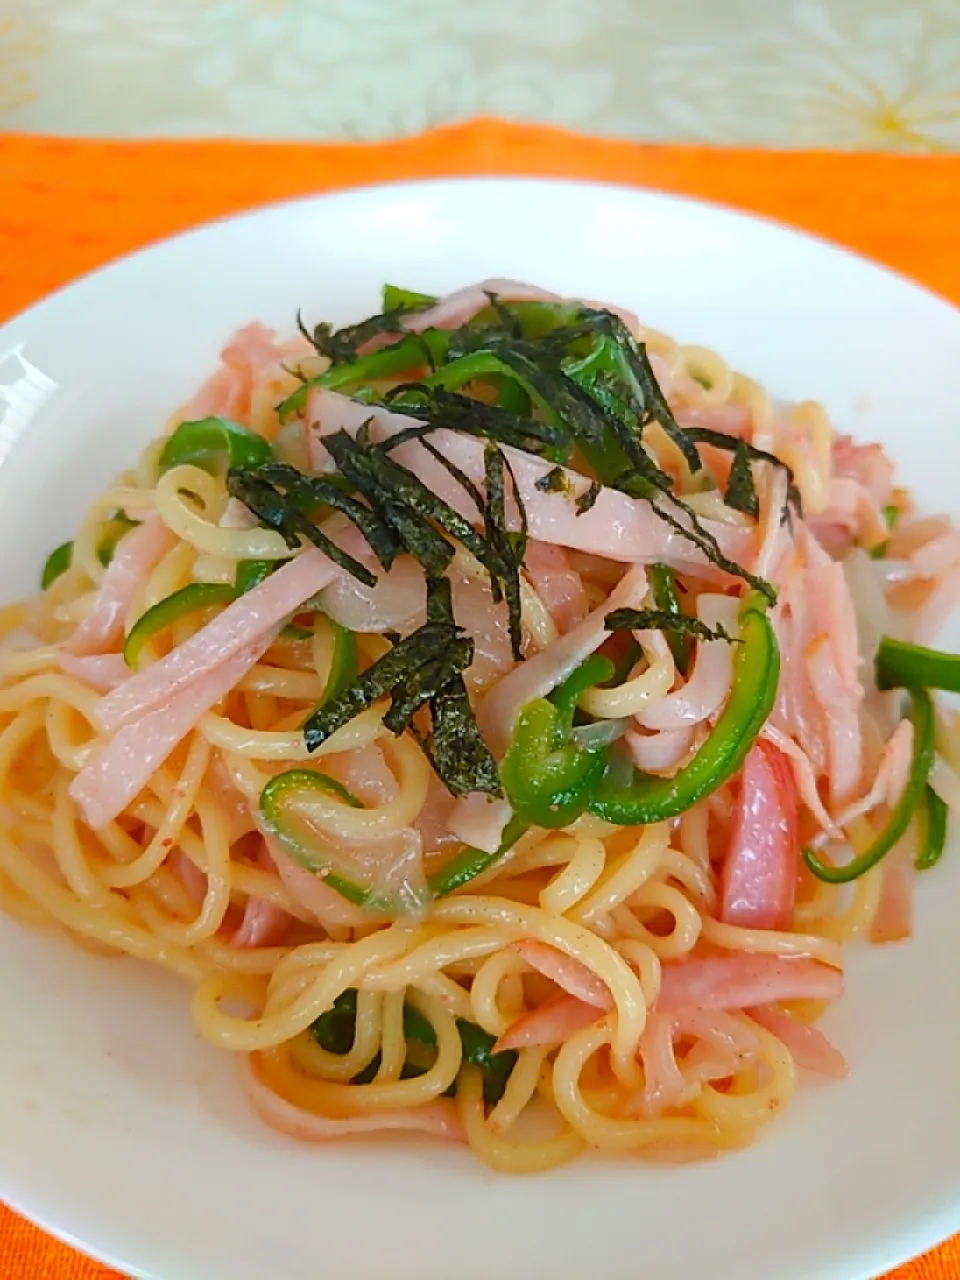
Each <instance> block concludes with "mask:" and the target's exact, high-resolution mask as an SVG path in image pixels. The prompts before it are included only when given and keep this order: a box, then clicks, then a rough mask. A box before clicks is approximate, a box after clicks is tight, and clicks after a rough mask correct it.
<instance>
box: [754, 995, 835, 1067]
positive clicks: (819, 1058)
mask: <svg viewBox="0 0 960 1280" xmlns="http://www.w3.org/2000/svg"><path fill="white" fill-rule="evenodd" d="M747 1013H748V1014H749V1016H750V1017H751V1018H752V1019H753V1020H754V1022H757V1023H759V1024H760V1026H761V1027H764V1028H765V1029H766V1030H767V1031H769V1032H770V1034H771V1035H774V1036H776V1037H777V1039H778V1040H782V1041H783V1043H784V1045H786V1047H787V1049H788V1051H789V1053H790V1056H791V1057H792V1058H793V1060H794V1062H795V1063H796V1064H797V1066H798V1067H803V1069H804V1070H806V1071H816V1072H817V1074H818V1075H821V1076H830V1077H832V1078H833V1079H835V1080H842V1079H843V1077H844V1076H845V1075H847V1074H848V1072H849V1070H850V1068H849V1067H848V1066H847V1062H846V1059H845V1058H844V1056H843V1054H842V1053H841V1052H840V1050H839V1049H836V1048H834V1046H833V1045H832V1044H831V1043H830V1041H829V1040H828V1039H827V1037H826V1036H825V1035H824V1034H823V1032H822V1031H820V1030H819V1029H818V1028H817V1027H811V1026H808V1025H807V1023H805V1022H801V1021H800V1019H799V1018H795V1017H793V1015H792V1014H789V1013H786V1012H785V1011H784V1010H783V1009H778V1008H777V1006H776V1005H775V1004H762V1005H755V1006H754V1007H753V1008H751V1009H748V1010H747Z"/></svg>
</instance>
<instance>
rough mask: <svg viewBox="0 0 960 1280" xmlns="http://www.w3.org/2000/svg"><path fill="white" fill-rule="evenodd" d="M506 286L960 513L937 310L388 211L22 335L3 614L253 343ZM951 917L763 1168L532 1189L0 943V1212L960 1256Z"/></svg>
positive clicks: (114, 1236) (562, 209)
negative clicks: (92, 507)
mask: <svg viewBox="0 0 960 1280" xmlns="http://www.w3.org/2000/svg"><path fill="white" fill-rule="evenodd" d="M486 275H506V276H517V277H520V278H522V279H529V280H532V281H536V282H537V283H540V284H543V285H546V286H548V287H550V288H553V289H556V290H558V291H560V292H563V293H570V294H583V295H586V296H589V297H600V298H607V299H609V300H611V301H616V302H621V303H625V304H627V305H629V306H631V307H634V308H635V309H636V310H637V311H638V312H639V313H640V314H641V316H642V317H643V318H644V319H645V320H646V321H647V322H649V323H651V324H653V325H655V326H657V327H658V328H661V329H665V330H668V331H670V332H672V333H675V334H677V335H680V336H682V337H683V339H685V340H686V341H689V342H697V343H704V344H708V345H711V346H714V347H716V348H718V349H719V350H720V351H721V352H722V353H723V354H724V355H725V356H726V357H727V358H728V359H730V360H731V361H732V362H733V363H734V364H735V365H737V366H738V367H740V368H742V369H744V370H745V371H749V372H750V373H752V374H753V375H755V376H758V377H759V378H761V379H762V380H764V381H765V382H767V383H768V384H769V386H770V387H771V388H772V389H773V391H774V392H775V393H776V394H777V395H780V396H783V397H789V398H804V397H816V398H819V399H822V400H823V401H824V402H825V403H826V405H827V407H828V409H829V410H830V411H831V412H832V414H833V415H834V419H835V422H836V423H837V425H838V426H839V427H840V428H842V429H843V430H849V431H851V432H853V433H855V434H856V435H858V436H859V437H860V438H862V439H864V440H881V441H883V442H884V444H886V445H888V446H889V448H890V451H891V452H892V454H893V456H894V457H895V458H896V459H897V461H898V462H899V463H900V464H901V465H902V476H903V479H904V480H905V481H906V482H907V483H909V484H910V485H912V486H914V487H915V488H916V490H917V492H918V494H919V495H920V496H921V498H922V500H923V502H924V503H925V504H926V505H928V506H930V507H933V508H937V509H946V510H948V511H949V510H951V508H952V510H953V513H954V514H955V515H958V514H960V500H958V499H957V497H956V491H957V471H958V466H960V435H958V434H957V423H956V413H957V405H958V404H960V314H958V313H957V312H956V311H954V310H953V309H951V308H950V307H948V306H947V305H946V304H945V303H943V302H941V301H939V300H937V299H936V298H934V297H932V296H931V295H930V294H928V293H925V292H923V291H921V290H920V289H918V288H916V287H914V286H913V285H911V284H908V283H907V282H905V281H904V280H901V279H899V278H897V277H895V276H893V275H890V274H888V273H886V272H884V271H881V270H880V269H878V268H877V267H875V266H872V265H870V264H869V263H866V262H864V261H861V260H859V259H857V258H854V257H852V256H850V255H848V254H845V253H842V252H840V251H838V250H836V249H834V248H831V247H829V246H827V245H825V244H822V243H820V242H818V241H815V240H812V239H808V238H805V237H802V236H800V235H797V234H795V233H793V232H791V231H788V230H785V229H783V228H781V227H778V226H774V225H771V224H768V223H764V222H759V221H756V220H753V219H750V218H746V217H742V216H740V215H737V214H734V213H729V212H725V211H722V210H719V209H715V208H710V207H707V206H704V205H700V204H695V203H691V202H687V201H683V200H677V199H672V198H668V197H664V196H658V195H647V194H640V193H636V192H633V191H626V190H620V189H618V188H613V187H597V186H586V185H575V184H564V183H537V182H500V181H466V182H449V183H438V184H424V185H413V186H394V187H381V188H371V189H368V190H365V191H359V192H352V193H348V194H344V195H338V196H334V197H328V198H324V199H318V200H313V201H307V202H304V203H298V204H293V205H287V206H284V207H281V208H276V209H269V210H267V211H265V212H262V213H257V214H253V215H251V216H248V217H244V218H239V219H237V220H234V221H231V222H226V223H221V224H219V225H215V226H212V227H208V228H205V229H203V230H200V231H197V232H194V233H192V234H190V235H187V236H183V237H181V238H179V239H176V240H172V241H170V242H168V243H165V244H163V245H160V246H159V247H157V248H155V249H151V250H149V251H148V252H145V253H142V254H138V255H136V256H134V257H132V258H128V259H126V260H125V261H123V262H120V263H118V264H117V265H116V266H113V267H110V268H108V269H107V270H105V271H102V272H99V273H98V274H96V275H93V276H91V277H89V278H87V279H85V280H83V281H81V282H80V283H78V284H76V285H74V286H72V287H70V288H69V289H66V290H65V291H63V292H62V293H59V294H57V295H56V296H54V297H53V298H51V299H49V300H48V301H47V302H44V303H42V304H41V305H40V306H38V307H35V308H34V309H33V310H31V311H29V312H27V313H26V314H25V315H23V316H20V317H19V318H18V319H16V320H14V321H12V322H11V323H10V324H9V325H7V326H6V327H4V328H2V329H0V457H2V456H3V455H4V454H5V455H6V456H5V457H4V458H3V463H2V466H0V535H2V538H3V546H4V548H5V551H6V554H5V556H4V559H3V563H2V569H0V600H7V599H12V598H14V597H16V596H17V595H18V594H19V593H22V592H27V591H30V590H32V589H33V587H34V584H35V582H36V579H37V574H38V571H39V567H40V565H41V563H42V560H43V557H44V555H45V553H46V552H47V551H48V550H49V549H50V548H51V547H52V546H54V545H55V544H56V543H58V542H59V541H61V540H62V539H64V538H66V537H68V536H70V534H71V532H72V531H73V529H74V527H75V524H76V522H77V521H78V520H79V518H80V515H81V512H82V511H83V509H84V507H85V504H86V503H87V501H88V500H89V499H90V498H91V497H92V496H93V494H95V493H96V491H97V490H98V489H99V488H100V487H101V485H102V484H103V483H104V482H105V481H106V480H107V479H108V478H109V476H110V475H111V474H112V473H113V472H114V471H115V470H116V469H117V468H119V467H120V466H121V465H122V464H126V463H128V462H129V461H130V460H132V459H133V458H134V456H135V454H136V452H137V450H138V448H139V446H140V445H141V443H142V442H144V441H145V440H147V439H148V437H150V436H151V435H153V434H155V433H156V432H157V431H158V430H159V428H160V426H161V424H162V422H163V421H164V419H165V417H166V415H167V413H168V412H169V411H170V410H171V409H172V408H173V407H174V406H175V405H176V404H177V403H178V402H180V401H182V400H183V399H184V397H185V396H186V394H187V393H188V392H189V391H190V390H191V389H192V387H193V386H194V385H195V384H196V382H197V381H198V380H199V379H200V378H201V377H202V376H203V375H204V374H205V373H206V372H207V371H208V370H209V369H210V368H211V366H212V365H213V364H214V362H215V361H216V357H217V353H218V350H219V348H220V346H221V345H222V343H223V341H224V339H225V338H226V337H227V336H228V334H229V333H230V332H231V330H232V329H233V328H234V327H235V326H236V325H238V324H239V323H240V322H242V321H245V320H247V319H249V318H253V317H257V318H259V319H261V320H263V321H264V322H265V323H267V324H270V325H274V326H277V327H279V328H281V329H284V330H286V329H289V328H290V327H291V326H292V324H293V319H294V315H295V312H296V310H297V308H298V307H303V308H304V311H305V313H306V315H307V316H308V317H313V318H318V319H319V318H330V319H334V320H339V321H347V320H349V319H351V318H357V317H359V316H361V315H365V314H368V313H369V312H370V311H371V310H373V309H374V308H375V307H376V304H377V299H378V290H379V287H380V285H381V283H382V282H383V281H384V280H390V281H393V282H396V283H398V284H406V285H410V286H413V287H415V288H418V289H419V288H422V289H427V290H431V291H436V292H442V291H444V290H446V289H448V288H451V287H455V286H457V285H460V284H463V283H465V282H468V281H470V280H474V279H478V278H480V277H482V276H486ZM3 384H7V385H6V387H4V386H3ZM10 384H13V386H14V389H13V390H11V386H10ZM4 401H6V412H5V413H4ZM958 903H960V848H957V847H954V848H952V849H951V850H949V851H948V853H947V856H946V857H945V859H944V862H943V864H942V865H941V866H940V867H939V868H938V869H937V870H935V871H932V872H930V873H929V874H928V875H927V876H924V878H923V882H922V887H921V889H920V903H919V913H918V914H919V918H918V922H917V931H916V937H915V938H914V939H913V940H912V941H911V942H909V943H907V944H903V945H899V946H893V947H888V948H886V949H870V948H868V947H863V948H854V949H852V950H851V953H850V957H849V981H848V992H847V995H846V997H845V999H844V1000H843V1002H842V1004H841V1006H840V1007H839V1008H838V1009H836V1010H835V1011H833V1013H832V1014H831V1015H830V1019H829V1030H830V1033H831V1035H832V1036H833V1037H834V1038H835V1040H836V1041H837V1043H838V1044H839V1045H840V1046H841V1047H842V1048H843V1050H844V1052H845V1053H846V1054H847V1056H848V1058H849V1060H850V1063H851V1067H852V1073H851V1077H850V1079H849V1081H848V1082H846V1083H842V1084H830V1085H817V1084H813V1083H805V1084H804V1087H803V1088H802V1089H801V1090H800V1093H799V1096H798V1098H797V1100H796V1102H795V1103H794V1104H793V1105H792V1106H791V1107H790V1108H789V1109H788V1111H787V1114H785V1115H784V1116H783V1117H782V1118H780V1119H778V1120H777V1122H776V1123H775V1124H773V1125H771V1126H770V1127H769V1128H768V1129H766V1130H764V1132H763V1135H762V1137H761V1138H760V1140H759V1141H758V1142H757V1144H756V1145H755V1146H754V1147H753V1148H751V1149H750V1150H748V1151H744V1152H741V1153H737V1154H734V1155H729V1156H726V1157H725V1158H722V1159H720V1160H717V1161H715V1162H712V1163H709V1164H705V1165H700V1166H680V1167H669V1166H668V1167H666V1168H663V1167H653V1168H650V1167H644V1166H643V1165H641V1164H635V1163H631V1162H629V1161H627V1160H616V1159H599V1158H597V1159H588V1160H581V1161H580V1162H578V1163H576V1164H574V1165H572V1166H570V1167H567V1168H566V1169H563V1170H561V1171H560V1172H558V1173H554V1174H551V1175H549V1176H545V1177H540V1178H534V1179H528V1180H522V1181H510V1180H508V1179H506V1178H504V1177H500V1176H494V1175H493V1174H491V1173H489V1172H488V1171H487V1170H485V1169H483V1168H481V1167H480V1166H479V1165H478V1164H476V1163H475V1162H473V1161H472V1160H471V1159H470V1158H469V1157H467V1156H466V1155H465V1154H463V1153H461V1152H459V1151H452V1150H446V1149H442V1148H440V1149H438V1148H437V1147H429V1146H420V1147H416V1146H413V1145H411V1144H410V1143H408V1142H407V1143H396V1142H390V1143H355V1144H353V1145H339V1146H329V1147H308V1146H300V1145H297V1144H296V1143H293V1142H290V1141H287V1140H286V1139H284V1138H281V1137H279V1136H277V1135H275V1134H273V1133H271V1132H270V1131H269V1130H267V1129H265V1128H264V1127H262V1126H261V1125H260V1124H259V1122H258V1121H257V1120H256V1119H255V1118H254V1117H253V1116H252V1115H251V1114H250V1113H249V1111H248V1110H247V1108H246V1106H245V1105H244V1102H243V1100H242V1098H241V1095H240V1090H239V1088H238V1086H237V1083H236V1080H235V1075H234V1072H233V1070H232V1067H233V1064H232V1063H231V1062H230V1061H229V1059H228V1058H227V1057H226V1055H222V1054H220V1053H218V1052H216V1051H214V1050H212V1049H210V1048H208V1047H207V1046H205V1045H203V1044H201V1043H199V1042H198V1040H197V1039H196V1037H195V1035H194V1033H193V1031H192V1029H191V1025H190V1018H189V1009H188V993H187V991H186V990H185V989H184V988H183V987H181V986H180V985H178V983H177V982H176V980H174V979H172V978H168V977H165V976H164V975H162V974H158V973H156V972H155V971H152V970H148V969H146V968H143V967H141V966H139V965H138V964H136V963H134V962H133V961H104V960H97V959H94V958H92V957H91V956H89V955H86V954H85V953H81V952H79V951H77V950H76V949H74V948H72V947H70V946H69V945H68V944H66V943H65V942H60V941H58V940H56V939H54V938H51V937H39V936H34V935H32V934H30V933H27V932H24V931H23V930H21V929H20V928H18V927H16V926H15V925H13V924H11V923H9V922H8V921H7V920H5V919H0V1008H2V1010H3V1014H2V1022H0V1027H2V1040H3V1047H2V1051H0V1195H2V1196H3V1197H4V1198H5V1199H7V1200H8V1201H9V1202H10V1203H11V1204H12V1205H14V1206H15V1207H17V1208H19V1209H20V1210H22V1211H23V1212H24V1213H26V1214H28V1215H30V1216H31V1217H33V1218H35V1219H37V1220H38V1221H39V1222H41V1223H43V1224H44V1225H45V1226H47V1227H48V1228H50V1229H52V1230H54V1231H56V1232H58V1233H59V1234H61V1235H64V1236H66V1237H68V1238H70V1239H71V1240H73V1241H75V1242H78V1243H81V1244H82V1245H83V1246H84V1247H85V1248H87V1249H88V1250H89V1251H90V1252H93V1253H96V1254H98V1255H99V1256H101V1257H103V1258H105V1259H107V1260H109V1261H111V1262H113V1263H114V1264H115V1265H117V1266H120V1267H122V1268H124V1269H126V1270H128V1271H132V1272H134V1273H136V1274H137V1275H143V1276H152V1277H158V1278H159V1280H224V1278H225V1277H230V1278H231V1280H300V1278H301V1277H307V1276H317V1275H328V1276H337V1277H343V1278H344V1280H489V1277H490V1276H491V1275H496V1276H497V1277H498V1278H499V1280H540V1278H541V1277H550V1278H551V1280H583V1277H584V1276H590V1277H595V1278H596V1280H636V1278H637V1277H639V1276H649V1277H652V1278H653V1280H692V1278H693V1277H698V1276H712V1277H716V1278H717V1280H773V1278H774V1277H775V1278H776V1280H861V1278H865V1277H867V1276H870V1275H872V1274H874V1273H876V1272H878V1271H880V1270H882V1269H884V1268H886V1267H889V1266H892V1265H894V1264H895V1263H897V1262H899V1261H901V1260H903V1259H904V1258H906V1257H907V1256H909V1255H910V1254H912V1253H916V1252H919V1251H921V1250H922V1249H924V1248H926V1247H928V1246H930V1245H932V1244H933V1243H935V1242H936V1241H937V1240H939V1239H941V1238H942V1237H944V1236H946V1235H947V1234H949V1233H950V1232H952V1231H955V1230H957V1229H958V1228H960V1159H958V1155H957V1153H958V1152H960V1088H958V1082H957V1064H958V1062H960V1016H958V1011H960V1000H958V995H960V929H958V928H957V904H958Z"/></svg>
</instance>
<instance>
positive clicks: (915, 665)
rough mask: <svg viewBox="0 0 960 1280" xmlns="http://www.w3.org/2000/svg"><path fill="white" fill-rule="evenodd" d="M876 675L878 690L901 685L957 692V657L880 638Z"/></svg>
mask: <svg viewBox="0 0 960 1280" xmlns="http://www.w3.org/2000/svg"><path fill="white" fill-rule="evenodd" d="M876 672H877V685H878V686H879V687H880V688H881V689H895V688H898V687H901V686H904V687H906V688H918V689H946V690H949V691H950V692H951V693H960V654H956V653H942V652H941V651H940V650H939V649H926V648H924V647H923V646H922V645H919V644H906V643H905V642H904V641H903V640H894V639H893V638H892V637H891V636H883V637H882V639H881V641H880V647H879V649H878V650H877V658H876Z"/></svg>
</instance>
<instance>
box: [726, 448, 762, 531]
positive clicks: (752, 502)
mask: <svg viewBox="0 0 960 1280" xmlns="http://www.w3.org/2000/svg"><path fill="white" fill-rule="evenodd" d="M737 446H738V447H737V448H736V449H734V451H733V462H732V463H731V466H730V475H729V477H728V478H727V487H726V490H725V492H724V495H723V500H724V502H726V504H727V506H728V507H733V509H734V511H742V512H744V514H745V515H748V516H753V518H754V520H756V519H757V517H758V516H759V515H760V499H759V498H758V497H757V486H756V485H755V484H754V483H753V470H752V467H751V463H750V454H749V453H748V452H747V450H746V448H745V446H744V442H743V441H742V440H738V441H737Z"/></svg>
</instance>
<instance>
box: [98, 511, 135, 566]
mask: <svg viewBox="0 0 960 1280" xmlns="http://www.w3.org/2000/svg"><path fill="white" fill-rule="evenodd" d="M137 523H138V522H137V521H136V520H131V519H130V517H129V516H128V515H127V513H126V512H125V511H118V512H117V513H116V514H115V515H113V516H111V518H110V519H109V520H108V521H107V523H106V524H105V525H104V526H103V534H102V536H101V538H100V544H99V546H98V547H97V559H98V560H99V561H100V563H101V564H102V565H103V567H104V568H106V567H107V565H108V564H109V563H110V561H111V560H112V559H113V553H114V552H115V551H116V549H117V543H118V542H119V541H120V539H121V538H122V537H123V535H124V534H125V533H129V532H130V530H131V529H135V528H136V527H137Z"/></svg>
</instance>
